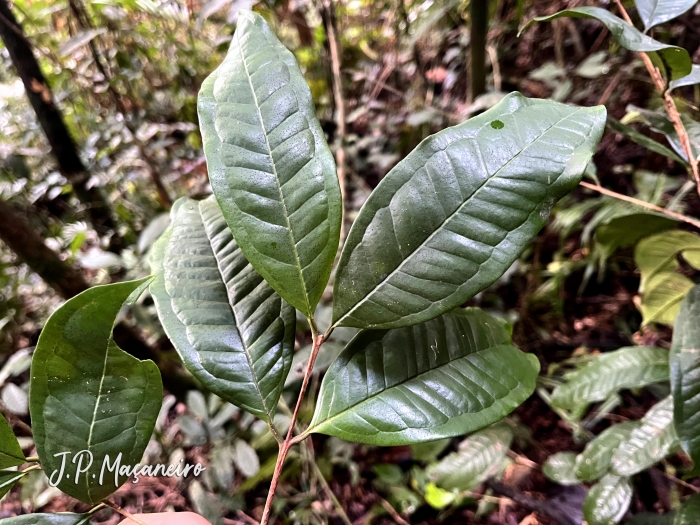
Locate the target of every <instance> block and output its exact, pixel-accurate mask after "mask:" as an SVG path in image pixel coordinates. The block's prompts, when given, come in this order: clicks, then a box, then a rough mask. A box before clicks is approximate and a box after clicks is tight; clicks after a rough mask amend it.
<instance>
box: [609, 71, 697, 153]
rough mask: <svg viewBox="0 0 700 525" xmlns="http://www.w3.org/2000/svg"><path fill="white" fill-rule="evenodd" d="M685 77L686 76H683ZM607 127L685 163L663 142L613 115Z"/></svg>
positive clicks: (655, 151)
mask: <svg viewBox="0 0 700 525" xmlns="http://www.w3.org/2000/svg"><path fill="white" fill-rule="evenodd" d="M684 78H686V77H684ZM680 81H681V80H677V81H675V82H680ZM608 127H609V128H610V129H611V130H613V131H614V132H615V133H619V134H620V135H622V136H624V137H627V138H628V139H630V140H631V141H632V142H636V143H637V144H639V145H640V146H644V147H645V148H646V149H648V150H649V151H653V152H654V153H658V154H659V155H663V156H664V157H668V158H669V159H671V160H675V161H676V162H680V163H681V164H687V163H688V161H687V160H685V159H684V158H683V157H681V156H680V155H678V154H676V153H675V152H674V151H673V150H671V149H669V148H667V147H666V146H664V145H663V144H661V143H659V142H656V141H655V140H654V139H652V138H651V137H647V136H646V135H644V134H643V133H641V132H639V131H637V130H636V129H634V128H633V127H632V126H629V125H627V124H623V123H622V122H620V121H619V120H617V119H616V118H614V117H611V116H609V115H608Z"/></svg>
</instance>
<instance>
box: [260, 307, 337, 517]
mask: <svg viewBox="0 0 700 525" xmlns="http://www.w3.org/2000/svg"><path fill="white" fill-rule="evenodd" d="M309 325H310V326H311V336H312V338H313V341H314V346H313V348H312V350H311V355H310V356H309V363H308V364H307V365H306V371H305V372H304V380H303V381H302V383H301V391H300V392H299V398H298V399H297V404H296V406H295V407H294V413H293V414H292V420H291V421H290V422H289V430H288V431H287V437H286V438H285V440H284V442H283V443H282V444H281V445H280V450H279V455H278V456H277V463H276V464H275V470H274V473H273V474H272V480H271V481H270V490H269V492H268V493H267V501H266V502H265V509H264V510H263V515H262V519H261V520H260V525H267V522H268V521H269V519H270V512H271V510H272V501H273V500H274V498H275V490H276V489H277V483H278V482H279V478H280V474H282V466H283V465H284V460H285V459H286V457H287V454H288V453H289V449H290V448H291V447H292V445H293V444H294V443H295V441H294V425H295V423H296V421H297V417H299V411H300V410H301V405H302V403H303V401H304V395H305V394H306V390H307V388H308V387H309V381H310V379H311V376H312V375H313V370H314V363H315V362H316V357H317V356H318V350H319V348H321V345H322V344H323V342H324V340H325V339H324V337H323V336H322V335H318V328H317V327H316V323H315V322H314V320H313V319H309Z"/></svg>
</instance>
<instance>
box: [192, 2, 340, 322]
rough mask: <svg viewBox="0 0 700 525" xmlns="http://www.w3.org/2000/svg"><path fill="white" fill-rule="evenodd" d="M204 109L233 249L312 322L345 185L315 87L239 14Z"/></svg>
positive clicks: (252, 17) (266, 30)
mask: <svg viewBox="0 0 700 525" xmlns="http://www.w3.org/2000/svg"><path fill="white" fill-rule="evenodd" d="M198 109H199V119H200V123H201V131H202V137H203V139H204V153H205V155H206V158H207V166H208V169H209V179H210V181H211V186H212V189H213V190H214V195H216V198H217V200H218V201H219V204H220V206H221V211H222V212H223V214H224V217H225V218H226V222H227V223H228V225H229V227H230V228H231V230H232V231H233V235H234V237H235V238H236V241H237V242H238V244H239V246H240V247H241V250H243V253H245V256H246V257H247V259H248V260H249V261H250V263H251V264H252V265H253V267H254V268H255V269H256V270H257V271H258V272H259V273H260V274H261V275H262V276H263V277H264V278H265V280H266V281H267V282H268V283H270V285H271V286H272V287H273V288H274V289H275V291H277V293H279V294H280V295H281V296H282V298H284V299H285V300H286V301H288V302H289V303H290V304H292V305H293V306H295V307H296V308H298V309H299V310H301V312H302V313H303V314H304V315H306V316H307V317H311V316H312V315H313V312H314V309H315V307H316V304H317V303H318V300H319V299H320V297H321V294H322V293H323V290H324V288H325V286H326V284H327V283H328V277H329V276H330V272H331V265H332V263H333V259H334V258H335V254H336V251H337V249H338V240H339V238H340V221H341V214H342V205H341V199H340V186H339V184H338V178H337V176H336V172H335V162H334V160H333V155H332V154H331V152H330V149H329V148H328V145H327V144H326V139H325V136H324V134H323V130H322V129H321V126H320V124H319V123H318V120H317V119H316V115H315V110H314V105H313V101H312V99H311V91H310V90H309V86H308V85H307V84H306V81H305V80H304V78H303V77H302V74H301V71H300V70H299V66H298V65H297V63H296V59H295V58H294V55H293V54H292V53H291V52H290V51H288V50H287V49H286V48H285V47H284V46H283V45H282V43H281V42H280V41H279V40H278V39H277V37H276V36H275V34H274V33H273V32H272V30H271V29H270V27H269V26H268V25H267V23H266V22H265V20H264V19H263V18H262V17H261V16H260V15H257V14H255V13H252V12H249V11H241V12H240V14H239V18H238V25H237V28H236V33H235V34H234V36H233V40H232V42H231V47H230V49H229V52H228V55H227V56H226V59H225V60H224V62H223V63H222V64H221V65H220V66H219V68H218V69H216V71H214V72H213V73H212V74H211V75H210V76H209V77H208V78H207V79H206V80H205V81H204V83H203V84H202V89H201V91H200V92H199V102H198Z"/></svg>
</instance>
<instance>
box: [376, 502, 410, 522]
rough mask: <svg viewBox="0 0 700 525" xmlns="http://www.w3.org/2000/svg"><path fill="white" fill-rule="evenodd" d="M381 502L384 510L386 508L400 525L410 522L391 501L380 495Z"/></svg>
mask: <svg viewBox="0 0 700 525" xmlns="http://www.w3.org/2000/svg"><path fill="white" fill-rule="evenodd" d="M379 503H381V505H382V507H384V510H386V511H387V512H388V513H389V514H390V515H391V517H392V518H393V519H394V521H395V522H396V523H398V524H399V525H409V523H408V522H407V521H406V520H405V519H403V518H402V517H401V514H399V513H398V512H397V511H396V509H395V508H394V507H393V506H392V505H391V503H389V502H388V501H387V500H385V499H384V498H382V497H380V498H379Z"/></svg>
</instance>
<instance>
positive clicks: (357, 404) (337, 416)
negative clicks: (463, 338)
mask: <svg viewBox="0 0 700 525" xmlns="http://www.w3.org/2000/svg"><path fill="white" fill-rule="evenodd" d="M500 347H509V348H513V349H515V350H518V351H520V349H518V347H517V346H515V345H512V344H500V345H493V346H489V347H487V348H481V349H479V350H476V351H474V352H470V353H468V354H466V355H463V356H461V357H458V358H457V359H451V360H449V361H447V362H445V363H443V364H441V365H439V366H436V367H435V368H430V369H428V370H426V371H425V372H421V373H419V374H416V375H415V376H412V377H407V378H406V379H404V380H402V381H399V382H398V383H395V384H393V385H391V386H390V387H387V388H385V389H384V390H382V391H381V392H378V393H376V394H374V395H372V396H369V397H366V398H365V399H362V400H360V401H358V402H357V403H355V404H353V405H350V406H348V407H347V408H344V409H343V410H342V411H340V412H338V413H337V414H334V415H333V416H331V417H329V418H327V419H324V420H323V421H320V422H318V423H314V424H313V425H312V426H310V427H309V428H308V429H307V430H306V432H304V434H311V433H312V432H315V430H314V429H316V428H318V427H320V426H324V425H326V424H327V423H330V422H332V421H334V420H336V419H338V418H339V417H341V416H343V415H345V414H346V413H348V412H350V411H353V410H355V409H356V408H357V407H358V406H360V405H363V404H364V403H368V402H369V401H371V400H372V399H374V398H376V397H379V396H381V395H382V394H384V393H386V392H387V391H389V390H391V389H392V388H397V387H399V386H401V385H404V384H405V383H408V382H410V381H413V380H417V379H420V377H421V376H424V375H426V374H429V373H431V372H434V371H435V370H439V369H440V368H442V367H444V366H447V365H450V364H452V363H454V362H456V361H459V360H461V359H467V358H469V357H471V356H474V355H478V354H481V353H483V352H487V351H489V350H494V349H496V348H500ZM512 377H515V378H516V379H518V378H517V377H516V376H512ZM521 383H522V381H520V379H518V386H519V385H520V384H521ZM516 389H517V387H516ZM335 392H336V389H335V388H334V389H333V396H332V397H331V401H330V403H329V406H331V407H332V406H333V401H334V399H335ZM494 399H495V398H494ZM500 399H502V398H499V399H495V401H494V403H497V402H498V401H499V400H500ZM319 400H320V399H319ZM489 406H493V404H492V405H489ZM486 408H488V407H486ZM312 423H313V421H312ZM382 432H383V433H386V431H382Z"/></svg>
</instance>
